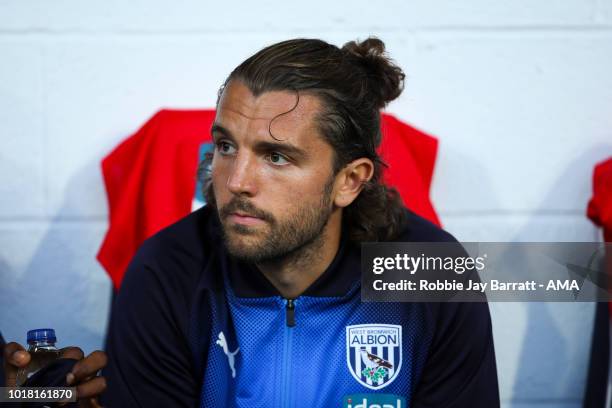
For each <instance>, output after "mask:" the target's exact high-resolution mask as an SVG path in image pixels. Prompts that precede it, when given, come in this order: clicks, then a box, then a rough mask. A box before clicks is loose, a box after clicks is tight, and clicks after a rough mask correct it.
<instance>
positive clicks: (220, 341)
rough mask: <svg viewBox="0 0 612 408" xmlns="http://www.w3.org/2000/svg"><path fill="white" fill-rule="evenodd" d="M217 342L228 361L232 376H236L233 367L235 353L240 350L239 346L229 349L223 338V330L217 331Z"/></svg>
mask: <svg viewBox="0 0 612 408" xmlns="http://www.w3.org/2000/svg"><path fill="white" fill-rule="evenodd" d="M217 344H218V345H219V346H221V348H222V349H223V352H224V353H225V355H226V356H227V362H228V363H229V366H230V369H231V370H232V378H236V369H235V368H234V364H235V362H236V354H237V353H238V351H240V347H238V348H237V349H236V351H229V348H228V347H227V341H226V340H225V334H223V332H220V333H219V339H218V340H217Z"/></svg>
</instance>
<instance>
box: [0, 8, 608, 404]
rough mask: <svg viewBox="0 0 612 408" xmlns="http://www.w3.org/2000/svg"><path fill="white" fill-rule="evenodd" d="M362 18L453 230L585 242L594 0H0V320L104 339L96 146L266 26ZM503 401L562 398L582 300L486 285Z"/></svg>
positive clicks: (359, 25) (328, 30) (572, 388)
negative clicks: (544, 299)
mask: <svg viewBox="0 0 612 408" xmlns="http://www.w3.org/2000/svg"><path fill="white" fill-rule="evenodd" d="M370 34H374V35H377V36H379V37H380V38H382V39H383V40H384V41H385V42H386V43H387V45H388V49H389V51H390V53H391V55H392V56H393V57H394V58H395V59H396V60H397V61H398V62H399V63H400V65H401V66H402V67H403V68H404V69H405V71H406V73H407V75H408V78H407V83H406V91H405V93H404V94H403V96H402V97H401V99H400V100H398V101H396V102H394V103H393V104H392V105H391V106H390V107H389V111H390V112H392V113H395V114H396V115H397V116H399V117H400V118H402V119H404V120H406V121H408V122H410V123H411V124H413V125H416V126H417V127H419V128H421V129H423V130H425V131H428V132H430V133H432V134H434V135H436V136H437V137H438V138H439V139H440V154H439V160H438V165H437V169H436V173H435V181H434V184H435V185H434V191H433V199H434V202H435V204H436V206H437V209H438V210H439V212H440V215H441V218H442V221H443V222H444V224H445V226H446V228H447V229H448V230H449V231H451V232H452V233H454V234H455V235H456V236H457V237H458V238H459V239H462V240H482V241H512V240H521V241H592V240H594V239H599V235H598V234H597V231H596V230H595V229H594V227H592V226H591V224H590V223H589V222H588V220H587V219H586V217H585V216H584V212H585V206H586V203H587V201H588V198H589V194H590V188H591V186H590V180H591V170H592V167H593V165H594V164H595V163H596V162H598V161H600V160H602V159H604V158H605V157H607V156H610V155H612V75H610V72H612V0H556V1H552V0H539V1H533V0H516V1H504V2H501V1H497V2H493V1H485V0H471V1H467V0H466V1H454V0H437V1H431V0H411V1H406V0H391V1H386V2H371V1H365V0H354V1H351V2H331V1H322V0H311V1H308V2H302V3H299V4H293V3H288V2H280V1H270V0H264V1H261V2H257V3H248V2H245V3H244V4H243V3H241V2H237V1H235V0H227V1H222V2H203V1H201V2H196V1H193V0H178V1H173V2H163V1H161V0H147V1H143V0H137V1H131V2H125V1H121V2H120V1H118V0H108V1H104V2H95V3H94V2H83V1H77V0H56V1H53V2H49V1H43V0H0V140H1V141H2V144H1V146H2V148H0V282H2V283H1V284H0V330H2V333H3V334H4V336H5V337H6V338H7V340H18V341H23V340H24V336H25V332H26V330H27V329H29V328H32V327H37V326H53V327H55V328H56V329H57V331H58V336H59V339H60V342H61V343H62V344H64V345H66V344H67V343H71V344H79V345H81V346H82V347H83V348H84V349H85V351H87V352H90V351H92V350H94V349H96V348H100V347H102V341H103V334H104V332H105V325H106V319H107V311H108V307H109V294H110V290H111V287H110V283H109V280H108V279H107V278H106V276H105V273H104V271H103V270H102V269H101V267H100V266H99V265H98V264H97V263H96V261H95V259H94V256H95V254H96V252H97V249H98V247H99V244H100V242H101V240H102V237H103V234H104V232H105V230H106V226H107V224H106V217H107V207H106V197H105V193H104V190H103V185H102V179H101V174H100V170H99V163H100V160H101V159H102V157H104V156H105V155H106V154H107V153H108V152H109V151H110V149H112V148H113V147H114V146H115V145H116V144H117V143H119V141H121V140H122V139H123V138H124V137H126V136H127V135H129V134H130V133H132V132H133V131H134V130H136V129H137V128H138V127H139V125H140V124H141V123H143V122H144V121H145V120H146V119H148V118H149V117H150V116H151V115H152V114H153V113H154V112H155V111H157V110H158V109H160V108H162V107H170V108H200V107H212V106H213V105H214V102H215V96H216V91H217V89H218V86H219V85H220V84H221V82H222V81H223V80H224V78H225V76H226V75H227V74H228V73H229V71H230V70H231V69H232V68H233V67H234V66H235V65H237V64H238V63H239V62H240V61H242V60H243V59H244V58H245V57H247V56H248V55H250V54H252V53H253V52H255V51H257V50H258V49H260V48H261V47H263V46H264V45H267V44H270V43H272V42H275V41H279V40H282V39H287V38H291V37H297V36H301V37H306V36H307V37H319V38H323V39H325V40H328V41H331V42H334V43H336V44H338V45H340V44H342V43H344V42H346V41H348V40H352V39H355V38H365V37H366V36H367V35H370ZM491 309H492V312H493V319H494V332H495V340H496V348H497V358H498V366H499V376H500V382H501V392H502V399H503V401H504V405H505V406H507V407H515V408H531V407H542V408H549V407H550V408H552V407H578V406H580V402H581V398H582V393H583V389H584V383H585V373H586V367H587V356H588V348H589V340H588V336H589V333H590V329H591V325H592V323H591V319H592V314H593V305H592V304H581V305H572V304H556V303H548V304H504V303H500V304H492V305H491Z"/></svg>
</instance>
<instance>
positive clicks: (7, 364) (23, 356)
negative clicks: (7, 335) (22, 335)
mask: <svg viewBox="0 0 612 408" xmlns="http://www.w3.org/2000/svg"><path fill="white" fill-rule="evenodd" d="M3 353H4V378H5V382H6V386H7V387H14V386H15V385H16V383H17V372H18V371H19V369H20V368H21V367H25V366H26V365H28V363H29V362H30V359H31V356H30V353H28V352H27V351H25V349H24V348H23V346H22V345H21V344H18V343H15V342H11V343H8V344H6V345H5V346H4V351H3Z"/></svg>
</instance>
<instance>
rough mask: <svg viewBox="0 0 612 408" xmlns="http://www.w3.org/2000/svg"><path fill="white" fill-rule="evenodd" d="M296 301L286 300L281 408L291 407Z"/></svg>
mask: <svg viewBox="0 0 612 408" xmlns="http://www.w3.org/2000/svg"><path fill="white" fill-rule="evenodd" d="M295 303H296V300H295V299H286V304H285V323H286V324H285V328H284V330H285V336H284V344H283V359H282V362H283V370H282V375H281V379H282V384H283V385H282V389H281V407H283V408H288V407H291V389H290V388H291V387H290V384H291V349H292V337H293V327H294V326H295Z"/></svg>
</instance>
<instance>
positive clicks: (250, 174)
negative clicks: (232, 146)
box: [227, 152, 257, 197]
mask: <svg viewBox="0 0 612 408" xmlns="http://www.w3.org/2000/svg"><path fill="white" fill-rule="evenodd" d="M256 175H257V169H256V161H255V158H254V157H252V156H251V155H249V154H248V153H246V152H245V153H242V152H240V153H238V155H237V156H236V157H235V159H234V160H233V163H232V166H231V168H230V174H229V176H228V179H227V189H228V190H229V191H230V192H232V193H233V194H235V195H246V196H248V197H252V196H254V195H255V194H256V192H257V188H256Z"/></svg>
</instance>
